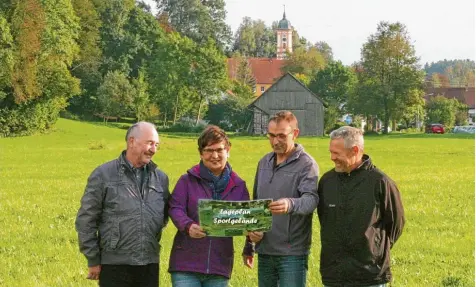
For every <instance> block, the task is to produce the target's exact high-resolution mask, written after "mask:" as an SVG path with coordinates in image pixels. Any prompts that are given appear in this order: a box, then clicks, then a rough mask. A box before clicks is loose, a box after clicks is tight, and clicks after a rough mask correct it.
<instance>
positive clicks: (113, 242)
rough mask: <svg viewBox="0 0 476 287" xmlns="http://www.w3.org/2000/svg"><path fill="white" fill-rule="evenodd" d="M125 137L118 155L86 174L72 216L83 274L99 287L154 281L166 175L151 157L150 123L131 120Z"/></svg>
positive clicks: (153, 135)
mask: <svg viewBox="0 0 476 287" xmlns="http://www.w3.org/2000/svg"><path fill="white" fill-rule="evenodd" d="M126 141H127V149H126V150H125V151H123V152H122V154H121V155H120V156H119V158H118V159H115V160H113V161H110V162H107V163H105V164H103V165H101V166H99V167H97V168H96V169H95V170H94V171H93V172H92V174H91V175H90V176H89V179H88V183H87V186H86V190H85V192H84V195H83V197H82V199H81V207H80V209H79V211H78V216H77V218H76V230H77V232H78V240H79V249H80V251H81V252H82V253H83V254H84V256H85V257H86V258H87V260H88V267H89V272H88V277H87V278H88V279H92V280H99V286H101V287H109V286H111V287H112V286H114V287H123V286H124V287H125V286H129V287H132V286H134V287H152V286H154V287H157V286H158V282H159V279H158V276H159V265H158V262H159V249H160V245H159V241H160V237H161V234H162V228H163V227H164V226H165V224H166V222H167V201H168V198H169V180H168V177H167V175H165V173H163V172H162V171H160V170H159V169H158V168H157V165H156V164H155V163H153V162H152V161H151V159H152V156H153V155H154V154H155V152H156V151H157V148H158V145H159V135H158V134H157V131H156V128H155V126H154V125H153V124H151V123H147V122H139V123H136V124H134V125H133V126H131V128H130V129H129V130H128V131H127V134H126Z"/></svg>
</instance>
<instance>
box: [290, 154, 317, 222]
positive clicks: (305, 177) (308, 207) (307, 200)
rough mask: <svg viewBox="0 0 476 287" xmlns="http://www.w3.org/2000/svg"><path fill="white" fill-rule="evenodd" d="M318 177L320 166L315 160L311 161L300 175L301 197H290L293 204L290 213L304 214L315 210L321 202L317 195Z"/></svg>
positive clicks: (299, 187)
mask: <svg viewBox="0 0 476 287" xmlns="http://www.w3.org/2000/svg"><path fill="white" fill-rule="evenodd" d="M318 177H319V167H318V166H317V163H316V162H315V161H312V162H310V163H309V164H308V165H307V166H306V167H304V168H303V170H302V171H301V174H300V175H299V184H298V192H299V198H290V199H291V203H292V206H291V208H290V211H289V213H291V214H302V215H303V214H309V213H312V212H314V210H315V209H316V207H317V204H318V202H319V196H318V195H317V180H318Z"/></svg>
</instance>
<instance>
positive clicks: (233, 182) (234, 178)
mask: <svg viewBox="0 0 476 287" xmlns="http://www.w3.org/2000/svg"><path fill="white" fill-rule="evenodd" d="M226 164H227V166H228V168H230V170H231V173H230V181H229V182H228V185H227V186H226V188H225V191H223V195H222V196H223V197H225V196H226V194H227V193H228V192H229V191H230V190H231V188H232V187H234V186H239V185H242V184H244V183H245V182H244V181H243V180H242V179H241V178H240V177H239V176H238V174H237V173H236V172H234V171H233V169H232V168H231V166H230V163H229V162H227V163H226ZM187 173H188V174H189V175H190V176H193V177H195V178H197V179H198V180H200V181H202V180H205V179H203V178H202V177H201V176H200V164H197V165H195V166H193V167H192V168H190V169H189V170H188V171H187Z"/></svg>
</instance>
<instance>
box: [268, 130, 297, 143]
mask: <svg viewBox="0 0 476 287" xmlns="http://www.w3.org/2000/svg"><path fill="white" fill-rule="evenodd" d="M293 132H294V130H291V131H290V132H289V133H287V134H273V133H267V134H266V137H267V138H269V139H270V140H272V139H274V138H278V140H280V141H284V140H286V138H287V137H288V136H289V135H290V134H292V133H293Z"/></svg>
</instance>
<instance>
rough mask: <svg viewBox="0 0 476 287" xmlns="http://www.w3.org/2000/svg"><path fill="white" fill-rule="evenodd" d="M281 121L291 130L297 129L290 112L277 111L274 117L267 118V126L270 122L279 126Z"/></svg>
mask: <svg viewBox="0 0 476 287" xmlns="http://www.w3.org/2000/svg"><path fill="white" fill-rule="evenodd" d="M281 121H287V122H288V123H289V124H290V125H291V127H292V128H293V129H297V128H298V120H297V119H296V117H295V116H294V114H293V113H291V112H290V111H279V112H277V113H276V114H274V116H272V117H271V118H269V121H268V124H269V123H270V122H275V123H277V124H279V123H280V122H281Z"/></svg>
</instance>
